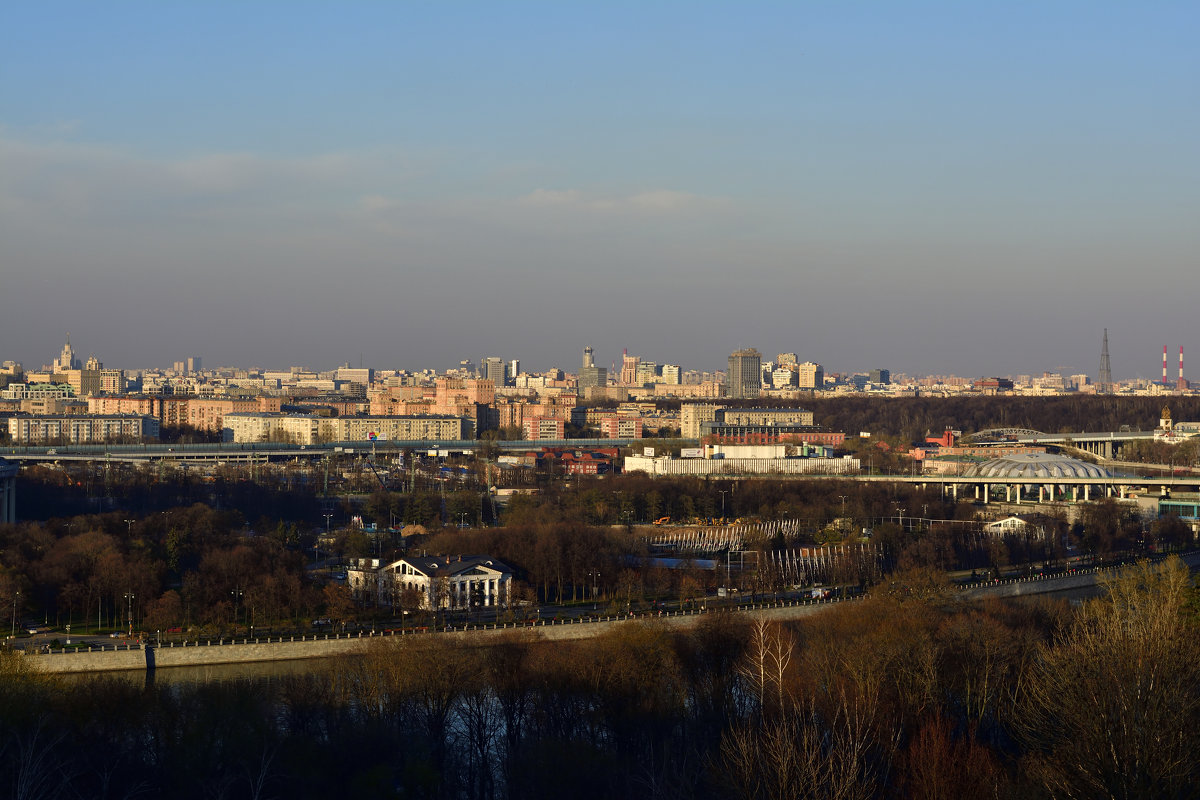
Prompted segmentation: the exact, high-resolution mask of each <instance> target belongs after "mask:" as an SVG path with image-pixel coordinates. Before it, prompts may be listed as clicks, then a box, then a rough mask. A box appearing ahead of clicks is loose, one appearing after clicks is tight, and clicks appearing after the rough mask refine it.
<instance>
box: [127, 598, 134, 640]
mask: <svg viewBox="0 0 1200 800" xmlns="http://www.w3.org/2000/svg"><path fill="white" fill-rule="evenodd" d="M125 603H126V607H127V614H128V616H127V617H126V620H127V621H128V623H129V638H131V639H132V638H133V592H126V593H125Z"/></svg>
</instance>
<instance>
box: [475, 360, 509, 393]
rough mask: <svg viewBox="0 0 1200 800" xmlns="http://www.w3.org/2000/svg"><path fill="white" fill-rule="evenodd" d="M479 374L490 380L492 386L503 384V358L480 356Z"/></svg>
mask: <svg viewBox="0 0 1200 800" xmlns="http://www.w3.org/2000/svg"><path fill="white" fill-rule="evenodd" d="M479 374H480V376H481V377H483V378H486V379H487V380H489V381H491V382H492V385H494V386H503V385H504V359H503V358H481V359H479Z"/></svg>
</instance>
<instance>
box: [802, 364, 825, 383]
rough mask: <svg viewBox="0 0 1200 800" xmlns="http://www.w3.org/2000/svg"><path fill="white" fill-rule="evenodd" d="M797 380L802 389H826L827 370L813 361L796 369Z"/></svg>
mask: <svg viewBox="0 0 1200 800" xmlns="http://www.w3.org/2000/svg"><path fill="white" fill-rule="evenodd" d="M796 373H797V374H796V380H797V383H799V385H800V388H801V389H824V388H825V368H824V367H822V366H821V365H820V364H817V363H815V362H813V361H805V362H804V363H803V364H800V365H799V366H798V367H797V369H796Z"/></svg>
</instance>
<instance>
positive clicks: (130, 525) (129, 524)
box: [125, 519, 137, 538]
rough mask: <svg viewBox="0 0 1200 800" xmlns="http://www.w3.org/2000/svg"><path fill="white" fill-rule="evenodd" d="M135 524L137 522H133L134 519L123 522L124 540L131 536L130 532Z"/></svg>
mask: <svg viewBox="0 0 1200 800" xmlns="http://www.w3.org/2000/svg"><path fill="white" fill-rule="evenodd" d="M135 522H137V520H135V519H127V520H125V536H126V538H128V537H129V536H130V535H131V533H130V532H131V531H132V530H133V523H135Z"/></svg>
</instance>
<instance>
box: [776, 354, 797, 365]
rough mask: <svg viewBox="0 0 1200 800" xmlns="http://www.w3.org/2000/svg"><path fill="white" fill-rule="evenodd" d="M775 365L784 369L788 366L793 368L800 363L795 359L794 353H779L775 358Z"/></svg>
mask: <svg viewBox="0 0 1200 800" xmlns="http://www.w3.org/2000/svg"><path fill="white" fill-rule="evenodd" d="M775 363H777V364H779V366H781V367H785V366H788V365H792V366H795V365H796V364H798V363H800V361H799V359H797V358H796V354H795V353H780V354H779V355H777V356H775Z"/></svg>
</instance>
